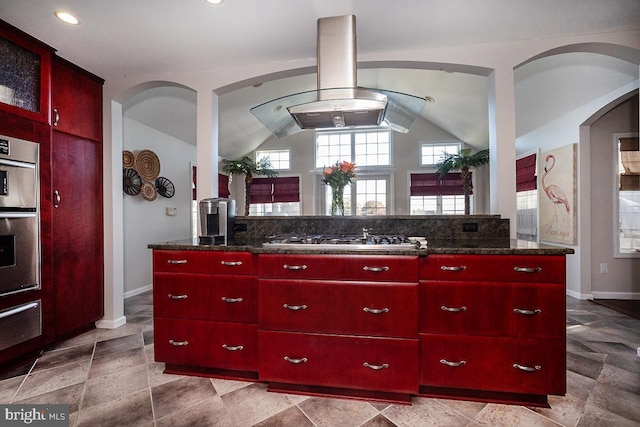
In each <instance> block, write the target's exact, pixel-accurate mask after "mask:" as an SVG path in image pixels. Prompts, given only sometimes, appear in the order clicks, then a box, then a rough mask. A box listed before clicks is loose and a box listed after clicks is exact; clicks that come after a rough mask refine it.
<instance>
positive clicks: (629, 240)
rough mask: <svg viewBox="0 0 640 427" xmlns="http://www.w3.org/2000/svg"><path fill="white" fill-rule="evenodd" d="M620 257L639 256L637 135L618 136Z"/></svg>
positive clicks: (639, 150) (639, 154)
mask: <svg viewBox="0 0 640 427" xmlns="http://www.w3.org/2000/svg"><path fill="white" fill-rule="evenodd" d="M616 139H617V141H616V142H617V144H616V156H615V157H614V158H615V161H616V163H617V168H616V172H617V173H616V177H617V179H616V181H617V190H618V197H617V211H618V215H617V218H618V223H617V224H616V234H617V235H618V236H619V237H618V239H617V240H618V242H617V243H618V251H617V254H616V255H617V256H623V257H635V256H640V144H639V142H638V136H637V135H635V136H624V137H619V138H618V137H616Z"/></svg>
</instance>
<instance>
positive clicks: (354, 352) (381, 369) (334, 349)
mask: <svg viewBox="0 0 640 427" xmlns="http://www.w3.org/2000/svg"><path fill="white" fill-rule="evenodd" d="M258 335H259V345H260V362H259V377H260V379H261V380H267V381H274V382H282V383H296V384H307V385H320V386H327V387H343V388H351V389H366V390H382V391H388V392H398V393H416V391H417V389H418V384H417V378H418V340H417V339H413V340H410V339H394V338H364V337H353V336H339V335H333V336H332V335H320V334H318V335H316V334H300V333H290V332H272V331H262V330H261V331H259V332H258Z"/></svg>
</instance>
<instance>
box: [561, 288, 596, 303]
mask: <svg viewBox="0 0 640 427" xmlns="http://www.w3.org/2000/svg"><path fill="white" fill-rule="evenodd" d="M567 295H569V296H570V297H571V298H575V299H579V300H581V301H584V300H592V299H593V295H591V294H581V293H578V292H576V291H572V290H571V289H567Z"/></svg>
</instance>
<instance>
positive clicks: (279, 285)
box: [259, 280, 418, 338]
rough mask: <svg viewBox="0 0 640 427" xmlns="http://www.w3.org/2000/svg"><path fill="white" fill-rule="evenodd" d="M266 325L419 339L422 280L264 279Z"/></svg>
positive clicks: (261, 287)
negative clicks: (419, 292)
mask: <svg viewBox="0 0 640 427" xmlns="http://www.w3.org/2000/svg"><path fill="white" fill-rule="evenodd" d="M259 292H260V295H261V297H260V303H259V305H260V307H259V323H260V328H261V329H275V330H287V331H306V332H318V333H335V334H356V335H374V336H395V337H410V338H414V337H415V336H416V334H417V333H418V284H417V283H396V282H384V283H371V282H337V281H319V280H308V281H301V280H260V281H259Z"/></svg>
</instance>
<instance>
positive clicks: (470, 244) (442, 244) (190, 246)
mask: <svg viewBox="0 0 640 427" xmlns="http://www.w3.org/2000/svg"><path fill="white" fill-rule="evenodd" d="M309 246H313V245H309ZM148 248H150V249H164V250H187V251H239V252H253V253H257V254H351V255H412V256H416V255H418V256H426V255H428V254H485V255H515V254H518V255H567V254H573V253H574V250H573V249H571V248H566V247H562V246H553V245H548V244H542V243H536V242H529V241H526V240H515V239H511V240H509V239H506V240H505V239H483V240H446V241H445V240H429V241H428V244H427V247H426V248H420V249H405V248H403V249H399V250H398V249H389V250H387V249H375V250H368V249H359V250H354V249H347V248H341V247H336V248H335V249H334V248H326V249H324V248H323V249H313V248H309V249H307V248H283V247H278V248H273V247H265V246H263V244H262V242H261V241H260V242H249V243H247V244H241V245H234V244H231V245H228V246H222V245H199V244H198V239H183V240H174V241H169V242H162V243H153V244H149V245H148Z"/></svg>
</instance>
